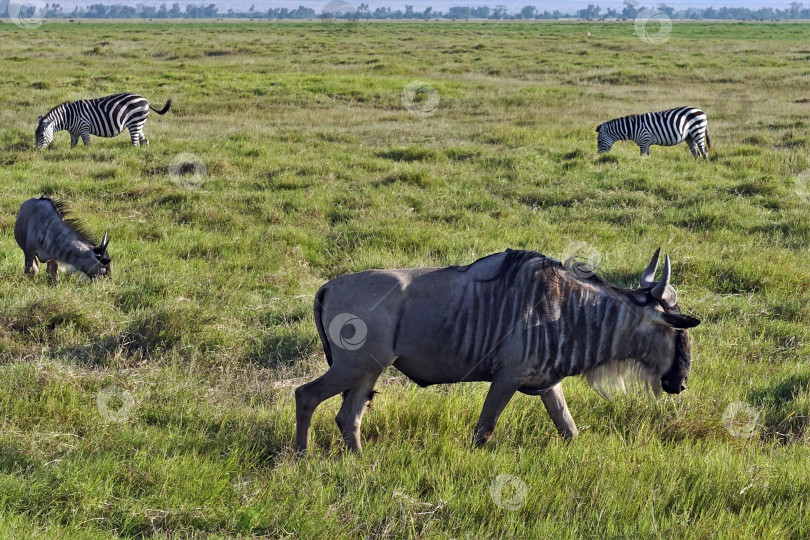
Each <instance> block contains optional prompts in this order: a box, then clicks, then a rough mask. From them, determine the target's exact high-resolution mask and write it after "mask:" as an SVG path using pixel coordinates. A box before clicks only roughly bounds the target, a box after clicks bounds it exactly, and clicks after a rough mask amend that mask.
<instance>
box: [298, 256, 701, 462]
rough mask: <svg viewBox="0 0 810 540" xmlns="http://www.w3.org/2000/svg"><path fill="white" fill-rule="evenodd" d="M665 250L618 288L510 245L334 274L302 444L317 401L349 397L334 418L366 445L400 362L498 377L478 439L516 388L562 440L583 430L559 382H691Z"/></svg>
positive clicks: (320, 295)
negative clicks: (464, 258)
mask: <svg viewBox="0 0 810 540" xmlns="http://www.w3.org/2000/svg"><path fill="white" fill-rule="evenodd" d="M659 253H660V249H659V250H657V251H656V252H655V254H654V255H653V257H652V260H651V261H650V264H649V266H648V267H647V269H646V270H645V271H644V272H643V274H642V278H641V287H640V288H637V289H625V288H621V287H617V286H614V285H611V284H610V283H607V282H605V281H604V280H602V279H601V278H599V277H598V276H596V275H594V274H592V273H590V272H582V271H580V267H579V266H577V265H573V266H572V265H564V264H562V263H560V262H559V261H557V260H555V259H552V258H550V257H546V256H544V255H542V254H540V253H537V252H533V251H518V250H507V251H505V252H502V253H497V254H494V255H490V256H488V257H484V258H483V259H479V260H477V261H475V262H474V263H472V264H470V265H468V266H463V267H459V266H451V267H447V268H411V269H402V270H370V271H366V272H360V273H356V274H347V275H344V276H340V277H337V278H335V279H333V280H331V281H329V282H327V283H326V284H324V285H323V286H322V287H321V288H320V289H319V290H318V292H317V294H316V297H315V324H316V326H317V328H318V334H319V335H320V338H321V342H322V343H323V348H324V352H325V353H326V360H327V362H328V363H329V371H327V372H326V373H325V374H324V375H322V376H321V377H319V378H318V379H316V380H314V381H312V382H310V383H308V384H305V385H303V386H300V387H299V388H297V389H296V391H295V400H296V440H295V445H296V450H297V451H298V452H299V453H302V452H303V451H304V450H305V449H306V447H307V443H308V436H309V426H310V421H311V419H312V414H313V412H314V410H315V408H316V407H317V406H318V405H319V404H320V403H321V402H322V401H323V400H325V399H327V398H330V397H332V396H335V395H337V394H339V393H341V392H342V393H343V405H342V406H341V408H340V411H339V412H338V415H337V417H336V421H337V424H338V427H339V428H340V431H341V433H342V435H343V438H344V440H345V441H346V444H347V446H348V448H349V449H351V450H359V449H360V447H361V445H360V422H361V419H362V417H363V413H364V412H365V410H366V407H367V405H368V402H369V400H370V399H371V396H372V395H373V393H374V391H373V389H374V384H375V382H376V381H377V378H378V377H379V376H380V374H381V373H382V371H383V370H384V369H385V368H387V367H388V366H394V367H395V368H397V369H398V370H399V371H401V372H402V373H404V374H405V375H407V376H408V377H409V378H410V379H412V380H413V381H414V382H416V383H417V384H419V385H420V386H428V385H431V384H443V383H456V382H466V381H490V382H491V383H492V384H491V385H490V388H489V392H488V394H487V397H486V399H485V401H484V407H483V410H482V411H481V416H480V418H479V420H478V424H477V425H476V427H475V431H474V433H473V438H472V442H473V444H475V445H482V444H484V443H485V442H486V441H488V440H489V439H490V438H491V437H492V433H493V430H494V429H495V424H496V422H497V421H498V417H499V416H500V415H501V413H502V412H503V410H504V408H505V407H506V404H507V403H508V402H509V400H510V399H511V398H512V396H513V395H514V393H515V392H522V393H524V394H529V395H539V396H540V397H541V398H542V400H543V403H544V405H545V407H546V410H547V411H548V413H549V415H550V416H551V419H552V420H553V421H554V424H555V426H556V427H557V429H558V430H559V432H560V433H561V435H563V436H564V437H567V438H571V437H574V436H576V435H577V428H576V425H575V424H574V421H573V419H572V418H571V415H570V413H569V412H568V406H567V405H566V402H565V397H564V396H563V391H562V386H561V385H560V381H562V379H563V378H565V377H568V376H571V375H577V374H584V375H585V377H586V378H587V379H588V381H589V383H591V385H592V386H594V387H596V388H601V382H602V379H603V378H604V377H609V376H611V375H615V374H617V373H618V374H622V373H625V372H627V371H628V370H634V371H636V372H637V373H638V374H639V375H640V376H641V377H642V380H643V381H644V382H646V383H647V384H649V385H651V387H652V389H653V391H654V392H655V393H656V394H657V393H658V391H659V389H661V388H663V390H664V391H665V392H668V393H671V394H677V393H680V392H681V391H682V390H684V389H685V388H686V380H687V377H688V375H689V369H690V364H691V355H690V342H689V338H688V336H687V333H686V331H685V330H686V329H687V328H691V327H693V326H697V325H698V324H699V323H700V321H699V320H697V319H695V318H693V317H689V316H687V315H683V314H681V312H680V309H679V308H678V302H677V297H676V293H675V289H674V288H673V287H672V285H670V283H669V280H670V274H671V266H670V261H669V255H667V257H666V262H665V264H664V270H663V273H662V276H661V279H660V280H659V281H658V282H655V281H654V276H655V271H656V268H657V266H658V257H659Z"/></svg>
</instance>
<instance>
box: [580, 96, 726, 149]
mask: <svg viewBox="0 0 810 540" xmlns="http://www.w3.org/2000/svg"><path fill="white" fill-rule="evenodd" d="M596 131H597V133H599V139H598V146H597V149H598V151H599V153H600V154H601V153H603V152H608V151H609V150H610V149H611V147H612V146H613V143H614V142H616V141H633V142H635V143H636V144H637V145H638V146H639V148H640V149H641V155H642V156H643V155H648V156H649V155H650V146H651V145H653V144H657V145H658V146H675V145H676V144H679V143H682V142H683V141H686V144H688V145H689V150H691V152H692V155H693V156H695V157H698V156H700V157H703V158H707V157H708V156H709V154H708V152H707V147H708V149H709V150H711V147H712V143H711V140H710V139H709V125H708V120H707V119H706V114H705V113H704V112H703V111H701V110H700V109H698V108H695V107H679V108H677V109H669V110H667V111H661V112H651V113H644V114H634V115H630V116H624V117H622V118H616V119H614V120H610V121H608V122H605V123H604V124H601V125H599V127H597V128H596Z"/></svg>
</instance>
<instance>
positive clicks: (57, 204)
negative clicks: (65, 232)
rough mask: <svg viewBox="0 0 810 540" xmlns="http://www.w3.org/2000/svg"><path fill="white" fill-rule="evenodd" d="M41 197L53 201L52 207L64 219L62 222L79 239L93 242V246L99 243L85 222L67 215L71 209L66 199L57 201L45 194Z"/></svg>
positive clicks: (43, 199)
mask: <svg viewBox="0 0 810 540" xmlns="http://www.w3.org/2000/svg"><path fill="white" fill-rule="evenodd" d="M39 199H40V200H41V201H48V202H49V203H51V207H53V210H54V212H56V215H57V216H59V219H61V220H62V223H64V224H65V225H66V226H67V227H68V228H69V229H70V230H71V231H73V232H74V233H75V234H76V236H77V237H78V238H79V240H81V241H82V242H86V243H88V244H92V245H93V246H97V245H98V242H96V239H95V238H93V236H92V234H91V233H90V231H88V230H87V227H86V226H85V224H84V223H82V222H81V221H80V220H79V219H77V218H71V217H67V216H68V214H70V210H69V209H68V206H67V203H65V202H64V201H57V200H55V199H51V198H50V197H45V196H43V197H40V198H39Z"/></svg>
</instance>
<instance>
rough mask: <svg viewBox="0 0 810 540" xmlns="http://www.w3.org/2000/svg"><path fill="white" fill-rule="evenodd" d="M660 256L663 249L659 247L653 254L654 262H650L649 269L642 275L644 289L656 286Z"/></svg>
mask: <svg viewBox="0 0 810 540" xmlns="http://www.w3.org/2000/svg"><path fill="white" fill-rule="evenodd" d="M660 254H661V248H660V247H659V248H658V249H656V250H655V253H653V256H652V260H651V261H650V264H649V265H647V269H646V270H644V273H642V274H641V286H642V287H652V286H653V285H655V270H656V268H658V256H659V255H660Z"/></svg>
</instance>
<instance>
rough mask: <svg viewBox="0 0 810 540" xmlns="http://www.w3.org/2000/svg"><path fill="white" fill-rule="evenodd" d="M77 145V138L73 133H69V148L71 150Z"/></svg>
mask: <svg viewBox="0 0 810 540" xmlns="http://www.w3.org/2000/svg"><path fill="white" fill-rule="evenodd" d="M77 144H79V136H78V135H76V134H74V133H71V134H70V147H71V148H76V145H77Z"/></svg>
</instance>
